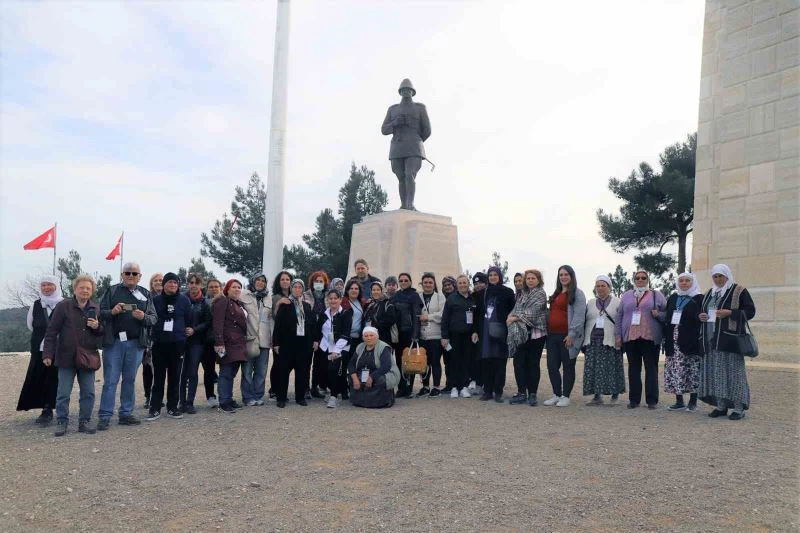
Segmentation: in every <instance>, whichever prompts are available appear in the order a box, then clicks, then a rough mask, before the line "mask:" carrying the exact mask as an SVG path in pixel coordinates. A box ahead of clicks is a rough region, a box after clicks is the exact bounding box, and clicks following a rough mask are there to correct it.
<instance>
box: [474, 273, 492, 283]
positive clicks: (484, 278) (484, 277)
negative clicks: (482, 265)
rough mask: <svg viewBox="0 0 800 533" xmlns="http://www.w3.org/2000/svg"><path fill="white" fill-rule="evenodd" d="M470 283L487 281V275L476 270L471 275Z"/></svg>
mask: <svg viewBox="0 0 800 533" xmlns="http://www.w3.org/2000/svg"><path fill="white" fill-rule="evenodd" d="M472 283H489V276H487V275H486V274H484V273H483V272H476V273H475V275H474V276H472Z"/></svg>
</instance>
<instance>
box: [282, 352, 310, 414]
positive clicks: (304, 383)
mask: <svg viewBox="0 0 800 533" xmlns="http://www.w3.org/2000/svg"><path fill="white" fill-rule="evenodd" d="M286 348H289V346H288V345H284V346H283V347H282V349H281V350H280V353H279V354H278V355H277V356H276V357H275V359H277V366H278V380H279V381H278V388H277V389H276V390H275V395H276V396H277V398H276V399H277V400H278V401H279V402H285V401H286V397H287V395H288V393H289V373H290V372H291V371H292V370H294V399H295V401H296V402H299V401H300V400H303V399H305V396H306V387H308V361H309V360H310V359H311V354H310V353H306V351H305V350H303V349H299V350H298V349H290V350H287V349H286ZM273 364H275V363H273Z"/></svg>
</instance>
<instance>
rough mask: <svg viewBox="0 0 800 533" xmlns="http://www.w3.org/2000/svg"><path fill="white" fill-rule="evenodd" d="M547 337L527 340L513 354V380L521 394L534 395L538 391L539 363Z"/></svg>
mask: <svg viewBox="0 0 800 533" xmlns="http://www.w3.org/2000/svg"><path fill="white" fill-rule="evenodd" d="M546 339H547V337H540V338H538V339H528V342H526V343H525V344H523V345H522V346H520V347H519V349H518V350H517V353H515V354H514V378H515V379H516V381H517V390H518V391H519V392H521V393H522V394H536V391H537V390H538V389H539V378H540V377H541V371H540V370H539V361H540V360H541V358H542V350H544V343H545V340H546Z"/></svg>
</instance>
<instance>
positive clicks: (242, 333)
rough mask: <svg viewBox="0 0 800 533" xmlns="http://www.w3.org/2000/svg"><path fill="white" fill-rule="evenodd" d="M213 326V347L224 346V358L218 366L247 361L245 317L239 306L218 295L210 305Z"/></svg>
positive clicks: (219, 360) (218, 360) (219, 359)
mask: <svg viewBox="0 0 800 533" xmlns="http://www.w3.org/2000/svg"><path fill="white" fill-rule="evenodd" d="M211 316H212V324H213V326H214V345H215V346H225V357H223V358H220V357H219V354H217V362H219V364H229V363H244V362H245V361H247V316H246V315H245V311H244V309H243V308H242V306H241V305H239V304H238V303H236V302H235V301H233V300H231V299H230V298H228V297H227V296H223V295H219V296H217V297H216V298H214V300H213V303H212V304H211Z"/></svg>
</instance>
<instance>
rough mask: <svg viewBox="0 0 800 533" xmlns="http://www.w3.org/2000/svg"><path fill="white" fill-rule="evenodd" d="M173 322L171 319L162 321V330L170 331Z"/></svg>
mask: <svg viewBox="0 0 800 533" xmlns="http://www.w3.org/2000/svg"><path fill="white" fill-rule="evenodd" d="M173 324H174V321H173V320H165V321H164V331H172V325H173Z"/></svg>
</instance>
